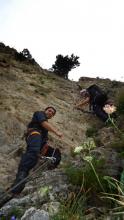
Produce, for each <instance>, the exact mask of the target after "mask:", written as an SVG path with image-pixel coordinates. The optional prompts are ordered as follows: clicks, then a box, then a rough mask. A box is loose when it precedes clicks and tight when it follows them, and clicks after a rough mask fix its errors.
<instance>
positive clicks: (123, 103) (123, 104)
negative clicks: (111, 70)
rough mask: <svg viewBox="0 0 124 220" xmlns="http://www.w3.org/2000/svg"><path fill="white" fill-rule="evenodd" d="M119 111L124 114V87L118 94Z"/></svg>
mask: <svg viewBox="0 0 124 220" xmlns="http://www.w3.org/2000/svg"><path fill="white" fill-rule="evenodd" d="M117 111H118V113H120V114H124V89H121V90H120V92H119V94H118V96H117Z"/></svg>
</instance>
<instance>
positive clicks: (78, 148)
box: [74, 146, 83, 153]
mask: <svg viewBox="0 0 124 220" xmlns="http://www.w3.org/2000/svg"><path fill="white" fill-rule="evenodd" d="M82 149H83V147H82V146H78V147H75V149H74V153H80V152H81V150H82Z"/></svg>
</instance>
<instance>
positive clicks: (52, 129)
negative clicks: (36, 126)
mask: <svg viewBox="0 0 124 220" xmlns="http://www.w3.org/2000/svg"><path fill="white" fill-rule="evenodd" d="M41 125H42V127H44V128H46V129H47V130H48V131H51V132H53V133H54V134H56V135H57V136H58V137H60V138H62V136H63V134H62V133H60V132H59V131H57V130H56V129H55V128H54V127H53V126H52V125H51V124H49V122H48V121H43V122H42V123H41Z"/></svg>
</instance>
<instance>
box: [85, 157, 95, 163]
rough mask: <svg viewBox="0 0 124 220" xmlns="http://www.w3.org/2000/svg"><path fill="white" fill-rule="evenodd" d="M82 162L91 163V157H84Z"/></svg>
mask: <svg viewBox="0 0 124 220" xmlns="http://www.w3.org/2000/svg"><path fill="white" fill-rule="evenodd" d="M83 159H84V160H86V161H87V162H91V161H92V160H93V157H91V156H86V157H84V158H83Z"/></svg>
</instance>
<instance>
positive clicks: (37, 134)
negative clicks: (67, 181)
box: [12, 106, 63, 194]
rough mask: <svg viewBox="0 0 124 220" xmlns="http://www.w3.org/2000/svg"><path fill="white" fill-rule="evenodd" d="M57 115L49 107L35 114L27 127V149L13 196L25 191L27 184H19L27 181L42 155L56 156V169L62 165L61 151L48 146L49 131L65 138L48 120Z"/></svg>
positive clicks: (53, 109) (19, 168) (13, 189)
mask: <svg viewBox="0 0 124 220" xmlns="http://www.w3.org/2000/svg"><path fill="white" fill-rule="evenodd" d="M55 114H56V110H55V108H54V107H51V106H50V107H47V108H46V109H45V111H37V112H35V113H34V114H33V117H32V120H31V122H30V123H29V124H28V126H27V132H26V136H25V138H26V143H27V149H26V152H25V153H24V154H23V155H22V158H21V161H20V164H19V167H18V172H17V175H16V179H15V181H14V184H13V185H12V193H13V194H17V193H20V192H21V191H22V190H23V189H24V187H25V182H23V183H22V184H18V183H19V182H21V181H22V180H23V179H25V178H26V177H27V176H28V174H29V171H30V170H31V169H32V168H33V167H34V166H35V165H36V164H37V162H38V158H39V154H40V153H41V155H46V156H54V157H55V158H56V161H55V163H54V164H53V165H54V166H53V167H54V168H55V167H57V165H58V164H59V163H60V160H61V153H60V150H59V149H58V148H57V149H54V148H52V147H51V146H49V145H48V144H47V141H48V131H50V132H53V133H54V134H55V135H57V136H58V137H59V138H62V136H63V135H62V133H61V132H59V131H57V130H56V129H55V128H54V127H53V126H52V125H51V124H50V123H49V122H48V119H51V118H52V117H53V116H54V115H55ZM53 154H54V155H53ZM16 185H17V187H16ZM14 186H15V187H14Z"/></svg>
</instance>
